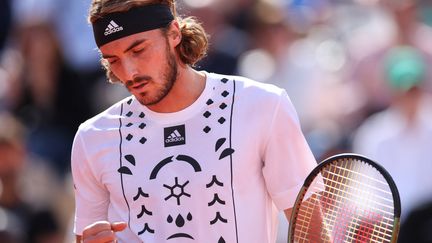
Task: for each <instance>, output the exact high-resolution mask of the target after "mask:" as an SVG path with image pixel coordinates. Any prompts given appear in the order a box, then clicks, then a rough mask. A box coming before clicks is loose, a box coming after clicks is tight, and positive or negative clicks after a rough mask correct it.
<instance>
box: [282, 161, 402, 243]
mask: <svg viewBox="0 0 432 243" xmlns="http://www.w3.org/2000/svg"><path fill="white" fill-rule="evenodd" d="M341 159H343V160H361V161H363V162H365V163H367V164H369V165H371V166H372V167H374V168H375V169H377V170H378V172H379V173H381V175H382V176H383V177H384V179H385V180H386V181H387V183H388V184H389V187H390V190H391V192H392V197H393V204H394V221H393V232H392V239H391V242H392V243H396V242H397V237H398V235H399V228H400V215H401V202H400V196H399V191H398V189H397V186H396V183H395V182H394V180H393V178H392V177H391V175H390V173H389V172H388V171H387V170H386V169H385V168H384V167H383V166H382V165H380V164H379V163H377V162H375V161H373V160H371V159H369V158H367V157H365V156H364V155H360V154H356V153H341V154H337V155H333V156H331V157H328V158H327V159H324V160H323V161H322V162H320V163H319V164H318V165H317V166H316V167H315V168H314V169H313V170H312V171H311V172H310V173H309V175H308V176H307V177H306V179H305V181H304V183H303V186H302V187H301V189H300V191H299V193H298V195H297V198H296V201H295V203H294V207H293V209H292V213H291V218H290V221H289V230H288V243H293V242H294V227H293V225H295V223H296V220H297V215H298V210H299V207H300V204H301V202H302V201H303V198H304V197H305V195H306V192H307V190H308V188H309V186H310V185H311V183H312V182H313V180H314V179H315V178H316V176H317V175H318V174H319V173H320V172H321V170H322V168H323V167H325V166H327V165H329V164H331V163H333V162H335V161H338V160H341Z"/></svg>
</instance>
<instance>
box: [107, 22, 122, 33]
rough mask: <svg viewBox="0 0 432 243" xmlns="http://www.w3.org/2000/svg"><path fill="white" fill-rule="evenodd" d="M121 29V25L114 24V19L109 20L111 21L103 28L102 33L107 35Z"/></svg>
mask: <svg viewBox="0 0 432 243" xmlns="http://www.w3.org/2000/svg"><path fill="white" fill-rule="evenodd" d="M122 30H123V27H122V26H119V25H118V24H116V22H114V20H111V22H109V24H108V26H107V27H106V29H105V33H104V35H105V36H107V35H110V34H113V33H116V32H119V31H122Z"/></svg>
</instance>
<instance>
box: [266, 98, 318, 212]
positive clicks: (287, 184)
mask: <svg viewBox="0 0 432 243" xmlns="http://www.w3.org/2000/svg"><path fill="white" fill-rule="evenodd" d="M316 165H317V163H316V160H315V158H314V156H313V154H312V152H311V150H310V148H309V145H308V143H307V141H306V139H305V137H304V135H303V133H302V130H301V127H300V123H299V119H298V117H297V113H296V111H295V109H294V106H293V105H292V103H291V101H290V99H289V97H288V95H287V94H286V92H285V91H282V93H281V96H280V97H279V102H278V105H277V106H276V109H275V111H274V115H273V119H272V122H271V124H270V128H269V136H268V140H267V144H266V149H265V152H264V167H263V175H264V178H265V182H266V186H267V190H268V192H269V194H270V196H271V198H272V200H273V202H274V203H275V205H276V207H277V208H278V209H279V210H285V209H288V208H292V207H293V205H294V202H295V199H296V197H297V194H298V192H299V191H300V188H301V186H302V185H303V182H304V180H305V179H306V177H307V175H308V174H309V173H310V172H311V171H312V169H313V168H314V167H315V166H316Z"/></svg>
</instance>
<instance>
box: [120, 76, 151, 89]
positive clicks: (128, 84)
mask: <svg viewBox="0 0 432 243" xmlns="http://www.w3.org/2000/svg"><path fill="white" fill-rule="evenodd" d="M150 80H152V78H151V77H150V76H147V75H143V76H138V77H135V78H134V79H132V80H127V81H126V83H125V86H126V87H131V86H133V85H135V84H139V83H142V82H149V81H150Z"/></svg>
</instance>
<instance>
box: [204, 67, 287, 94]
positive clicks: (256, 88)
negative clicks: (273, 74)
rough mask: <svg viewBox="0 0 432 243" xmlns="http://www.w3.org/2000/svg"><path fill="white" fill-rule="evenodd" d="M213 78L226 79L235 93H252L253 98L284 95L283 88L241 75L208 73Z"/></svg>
mask: <svg viewBox="0 0 432 243" xmlns="http://www.w3.org/2000/svg"><path fill="white" fill-rule="evenodd" d="M209 75H210V76H211V77H212V78H214V79H219V80H227V82H232V83H233V85H235V89H236V94H237V95H246V96H250V95H253V96H254V98H255V99H269V98H270V99H271V98H276V99H277V98H278V97H280V96H285V95H286V92H285V90H284V89H282V88H280V87H278V86H276V85H273V84H269V83H262V82H258V81H255V80H252V79H250V78H247V77H243V76H235V75H222V74H215V73H210V74H209Z"/></svg>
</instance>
